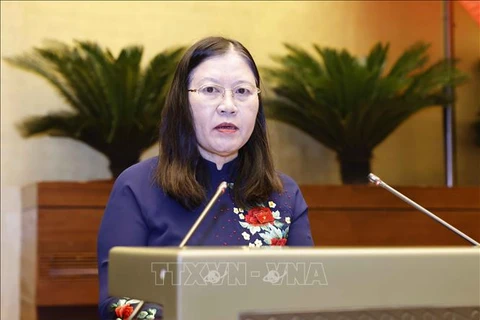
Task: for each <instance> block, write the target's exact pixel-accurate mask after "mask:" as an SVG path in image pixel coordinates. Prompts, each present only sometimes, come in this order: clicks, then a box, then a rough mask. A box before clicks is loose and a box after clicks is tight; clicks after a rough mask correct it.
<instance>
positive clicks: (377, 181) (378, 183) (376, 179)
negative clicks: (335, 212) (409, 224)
mask: <svg viewBox="0 0 480 320" xmlns="http://www.w3.org/2000/svg"><path fill="white" fill-rule="evenodd" d="M368 180H370V182H371V183H373V184H375V185H376V186H380V187H382V188H384V189H386V190H387V191H389V192H390V193H393V194H394V195H396V196H397V197H399V198H400V199H402V200H403V201H405V202H406V203H408V204H410V205H411V206H413V207H415V208H416V209H418V210H420V211H421V212H423V213H425V214H426V215H428V216H429V217H430V218H432V219H434V220H435V221H437V222H439V223H441V224H442V225H443V226H444V227H446V228H448V229H450V230H451V231H453V232H455V233H456V234H457V235H459V236H460V237H462V238H463V239H465V240H467V241H468V242H470V243H471V244H473V245H474V246H480V243H479V242H477V241H475V240H474V239H472V238H470V237H469V236H467V235H466V234H465V233H463V232H461V231H460V230H458V229H457V228H455V227H454V226H452V225H451V224H449V223H448V222H446V221H444V220H442V219H440V218H439V217H437V216H436V215H434V214H433V213H431V212H430V211H428V210H427V209H425V208H424V207H422V206H421V205H419V204H417V203H416V202H414V201H412V200H410V199H409V198H407V197H406V196H404V195H403V194H401V193H400V192H398V191H397V190H395V189H393V188H392V187H390V186H389V185H388V184H386V183H385V182H383V181H382V180H381V179H380V178H379V177H377V176H376V175H374V174H373V173H370V174H369V175H368Z"/></svg>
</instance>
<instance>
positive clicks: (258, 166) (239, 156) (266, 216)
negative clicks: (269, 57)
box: [98, 37, 313, 319]
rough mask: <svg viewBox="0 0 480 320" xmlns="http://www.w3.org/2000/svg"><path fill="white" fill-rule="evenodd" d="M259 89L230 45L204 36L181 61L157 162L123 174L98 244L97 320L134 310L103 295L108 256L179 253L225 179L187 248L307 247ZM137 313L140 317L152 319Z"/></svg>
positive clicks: (244, 56)
mask: <svg viewBox="0 0 480 320" xmlns="http://www.w3.org/2000/svg"><path fill="white" fill-rule="evenodd" d="M259 86H260V76H259V73H258V70H257V67H256V65H255V62H254V61H253V58H252V56H251V55H250V53H249V52H248V51H247V49H246V48H245V47H244V46H243V45H242V44H240V43H239V42H237V41H235V40H230V39H225V38H221V37H210V38H206V39H203V40H201V41H199V42H197V43H196V44H194V45H193V46H192V47H191V48H190V49H189V50H188V51H187V52H186V53H185V55H184V57H183V58H182V60H181V61H180V63H179V65H178V67H177V70H176V72H175V76H174V79H173V82H172V86H171V89H170V91H169V93H168V96H167V100H166V104H165V107H164V110H163V114H162V122H161V125H160V156H159V157H158V158H153V159H150V160H146V161H143V162H140V163H138V164H136V165H134V166H132V167H130V168H129V169H127V170H125V171H124V172H123V173H122V174H121V175H120V176H119V177H118V179H117V180H116V182H115V185H114V187H113V190H112V193H111V195H110V199H109V202H108V204H107V207H106V210H105V214H104V217H103V221H102V224H101V227H100V231H99V237H98V263H99V279H100V306H99V307H100V312H101V316H102V319H115V318H121V319H126V318H128V316H130V314H131V312H132V310H133V308H132V305H133V303H132V304H131V305H130V304H129V303H128V301H126V300H125V299H123V300H122V299H118V298H114V297H108V288H107V271H108V270H107V269H108V252H109V250H110V249H111V248H112V247H114V246H178V245H179V244H180V243H181V241H182V239H183V238H184V237H185V235H186V233H187V232H188V230H189V229H190V227H191V226H192V225H193V224H194V223H195V220H196V219H197V218H198V216H199V214H200V213H201V212H202V210H203V209H204V207H205V205H206V203H207V202H208V200H209V199H210V198H211V197H212V196H213V194H214V193H215V191H216V189H217V187H218V185H219V184H220V183H221V182H222V181H226V182H227V183H228V185H229V188H228V189H227V190H228V191H227V192H225V193H224V194H223V195H222V196H221V197H220V198H219V199H218V201H217V202H216V204H215V205H214V206H213V207H212V209H211V211H210V212H209V213H208V215H207V216H206V217H205V219H204V220H203V221H202V223H201V224H200V225H199V227H198V229H197V230H196V231H195V233H194V234H193V236H192V237H191V238H190V240H189V242H188V243H187V245H189V246H222V245H224V246H232V245H233V246H250V247H260V246H271V245H273V246H278V245H289V246H311V245H313V242H312V237H311V233H310V224H309V221H308V217H307V205H306V203H305V201H304V199H303V197H302V194H301V192H300V190H299V188H298V186H297V185H296V183H295V182H294V181H293V180H292V179H291V178H289V177H287V176H285V175H283V174H279V173H277V172H275V170H274V166H273V161H272V157H271V154H270V149H269V145H268V140H267V129H266V121H265V114H264V110H263V106H262V101H261V96H260V89H259ZM143 310H144V312H143V313H142V315H141V316H142V317H143V316H146V315H147V314H148V318H151V319H153V318H154V317H155V316H158V315H159V313H158V312H157V311H156V310H157V309H156V308H152V307H151V306H144V307H143ZM138 315H139V314H138ZM138 315H137V316H138Z"/></svg>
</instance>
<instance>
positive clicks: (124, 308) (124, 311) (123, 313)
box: [111, 298, 140, 320]
mask: <svg viewBox="0 0 480 320" xmlns="http://www.w3.org/2000/svg"><path fill="white" fill-rule="evenodd" d="M137 303H140V300H136V299H129V298H125V299H119V300H118V301H117V302H116V303H113V304H112V305H111V308H112V309H113V310H114V311H115V316H116V317H117V318H116V320H123V319H128V317H130V316H131V314H132V313H133V310H134V309H133V307H132V306H131V304H137Z"/></svg>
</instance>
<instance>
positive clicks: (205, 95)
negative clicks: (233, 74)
mask: <svg viewBox="0 0 480 320" xmlns="http://www.w3.org/2000/svg"><path fill="white" fill-rule="evenodd" d="M188 91H189V92H195V93H197V94H198V96H199V97H200V98H201V99H202V100H205V101H210V102H217V101H218V102H220V101H221V100H222V99H223V98H225V92H227V91H231V92H232V98H233V100H235V101H237V102H247V101H249V100H250V99H252V98H253V97H254V96H256V95H257V94H259V93H260V92H261V91H260V89H259V88H257V87H255V86H252V85H249V84H241V85H238V86H236V87H235V88H233V89H226V88H224V87H222V86H219V85H216V84H206V85H203V86H201V87H199V88H198V89H188Z"/></svg>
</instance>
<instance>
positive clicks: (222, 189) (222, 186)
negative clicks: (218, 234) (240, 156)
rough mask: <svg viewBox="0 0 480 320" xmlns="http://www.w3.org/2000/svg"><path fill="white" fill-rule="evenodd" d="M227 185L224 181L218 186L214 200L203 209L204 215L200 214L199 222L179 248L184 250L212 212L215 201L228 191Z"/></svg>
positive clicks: (194, 225)
mask: <svg viewBox="0 0 480 320" xmlns="http://www.w3.org/2000/svg"><path fill="white" fill-rule="evenodd" d="M227 186H228V185H227V183H226V182H225V181H223V182H222V183H220V185H219V186H218V188H217V192H215V194H214V195H213V197H212V199H211V200H210V202H209V203H208V204H207V206H206V207H205V209H203V211H202V213H201V214H200V216H199V217H198V219H197V221H195V223H194V224H193V226H192V227H191V228H190V230H189V231H188V233H187V235H186V236H185V238H183V240H182V242H181V243H180V245H179V246H178V247H179V248H183V247H184V246H185V244H186V243H187V242H188V240H189V239H190V237H191V236H192V234H193V233H194V232H195V230H196V229H197V228H198V225H199V224H200V222H202V220H203V218H205V216H206V215H207V213H208V211H210V208H211V207H212V206H213V204H214V203H215V201H217V199H218V197H219V196H220V195H221V194H223V193H224V192H225V189H227Z"/></svg>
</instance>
